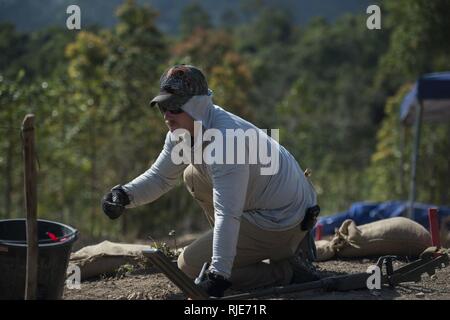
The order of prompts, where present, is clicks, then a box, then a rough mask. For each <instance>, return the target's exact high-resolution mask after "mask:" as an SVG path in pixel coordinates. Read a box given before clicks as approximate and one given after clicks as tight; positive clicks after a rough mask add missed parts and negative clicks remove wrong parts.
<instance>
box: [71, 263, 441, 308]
mask: <svg viewBox="0 0 450 320" xmlns="http://www.w3.org/2000/svg"><path fill="white" fill-rule="evenodd" d="M375 263H376V261H375V260H369V259H363V260H348V261H335V260H334V261H327V262H320V263H316V264H315V265H316V266H317V268H318V270H319V272H320V273H321V274H322V276H330V275H338V274H342V273H356V272H364V271H366V269H367V268H368V267H369V266H370V265H373V264H375ZM401 264H402V262H395V264H394V268H397V267H398V266H400V265H401ZM232 293H237V292H232ZM64 299H67V300H80V299H81V300H155V299H156V300H174V299H175V300H178V299H185V297H184V295H183V294H182V293H181V291H180V290H179V289H178V288H177V287H176V286H175V285H174V284H173V283H171V282H170V281H169V280H168V279H167V278H166V277H165V276H164V275H163V274H161V273H158V272H157V270H155V269H153V268H141V269H135V270H132V271H128V272H125V273H121V274H120V275H119V274H116V275H114V276H111V277H102V278H101V279H97V280H91V281H85V282H82V283H81V289H72V290H69V289H67V288H66V289H65V293H64ZM265 299H282V300H292V299H306V300H308V299H319V300H330V299H332V300H336V299H339V300H341V299H342V300H349V299H351V300H391V299H398V300H405V299H406V300H410V299H416V300H435V299H439V300H442V299H445V300H449V299H450V267H446V268H444V269H439V270H437V272H436V275H435V276H433V277H429V276H428V275H425V276H424V277H423V278H422V281H421V282H419V283H406V284H402V285H400V286H398V287H396V288H394V289H391V288H383V289H382V290H380V291H378V292H371V291H369V290H354V291H349V292H324V291H321V290H315V291H308V292H303V293H296V294H288V295H282V296H274V297H266V298H265Z"/></svg>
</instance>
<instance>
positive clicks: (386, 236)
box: [316, 217, 431, 261]
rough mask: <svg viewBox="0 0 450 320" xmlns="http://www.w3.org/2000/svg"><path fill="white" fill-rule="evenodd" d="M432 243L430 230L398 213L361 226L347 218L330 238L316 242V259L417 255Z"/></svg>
mask: <svg viewBox="0 0 450 320" xmlns="http://www.w3.org/2000/svg"><path fill="white" fill-rule="evenodd" d="M430 245H431V236H430V234H429V232H428V231H427V230H426V229H425V228H424V227H423V226H421V225H420V224H418V223H417V222H415V221H413V220H410V219H407V218H403V217H396V218H390V219H384V220H380V221H376V222H372V223H368V224H365V225H362V226H356V224H355V222H354V221H353V220H351V219H348V220H345V221H344V222H343V223H342V225H341V227H340V228H339V230H337V231H336V234H335V235H334V237H333V239H332V240H331V241H326V240H323V241H322V242H320V243H318V242H316V247H317V256H318V257H317V261H325V260H329V259H331V258H332V257H333V256H335V257H337V258H360V257H374V256H382V255H399V256H410V257H417V256H419V255H420V253H422V252H423V251H424V250H425V249H426V248H428V247H429V246H430Z"/></svg>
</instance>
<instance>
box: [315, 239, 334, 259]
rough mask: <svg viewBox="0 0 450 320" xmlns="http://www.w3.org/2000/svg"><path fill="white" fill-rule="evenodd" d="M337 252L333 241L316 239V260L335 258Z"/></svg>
mask: <svg viewBox="0 0 450 320" xmlns="http://www.w3.org/2000/svg"><path fill="white" fill-rule="evenodd" d="M335 255H336V253H335V252H334V248H333V246H332V245H331V241H328V240H317V241H316V261H327V260H331V259H333V258H334V256H335Z"/></svg>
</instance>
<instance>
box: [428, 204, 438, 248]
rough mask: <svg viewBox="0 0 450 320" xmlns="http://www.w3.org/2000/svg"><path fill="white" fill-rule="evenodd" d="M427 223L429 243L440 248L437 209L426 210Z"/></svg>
mask: <svg viewBox="0 0 450 320" xmlns="http://www.w3.org/2000/svg"><path fill="white" fill-rule="evenodd" d="M428 222H429V224H430V233H431V243H432V244H433V246H435V247H438V248H440V247H441V239H440V237H439V215H438V210H437V208H429V209H428Z"/></svg>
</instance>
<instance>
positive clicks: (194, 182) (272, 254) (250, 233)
mask: <svg viewBox="0 0 450 320" xmlns="http://www.w3.org/2000/svg"><path fill="white" fill-rule="evenodd" d="M202 170H203V169H201V168H200V169H197V168H195V167H194V166H192V165H189V166H188V167H187V168H186V169H185V171H184V175H183V178H184V182H185V184H186V187H187V189H188V190H189V192H190V193H191V195H192V196H193V197H194V199H195V200H196V201H197V202H198V203H199V205H200V206H201V207H202V209H203V211H204V212H205V214H206V216H207V219H208V220H209V221H210V222H211V224H212V223H213V222H214V206H213V199H212V183H211V180H210V178H209V176H208V175H207V174H206V172H202ZM305 235H306V232H304V231H301V230H300V226H298V227H295V228H293V229H290V230H286V231H267V230H263V229H261V228H259V227H257V226H255V225H253V224H252V223H250V222H248V221H247V220H246V219H244V218H242V220H241V225H240V230H239V238H238V243H237V248H236V257H235V259H234V264H233V270H232V274H231V279H230V281H231V282H232V284H233V288H234V289H249V288H256V287H261V286H274V285H286V284H289V283H290V281H291V279H292V276H293V271H292V267H291V265H290V264H289V262H288V261H287V259H288V258H290V257H292V256H293V255H294V254H295V252H296V250H297V248H298V247H299V245H300V243H301V241H302V240H303V238H304V237H305ZM212 241H213V230H212V229H211V230H209V231H207V232H206V233H205V234H203V235H202V236H201V237H200V238H198V239H197V240H195V241H194V242H193V243H191V244H190V245H189V246H188V247H186V248H185V250H184V251H183V253H182V254H181V255H180V256H179V258H178V267H179V268H180V269H181V270H182V271H183V272H184V273H186V274H187V275H188V276H189V277H191V278H195V277H197V276H198V274H199V273H200V270H201V268H202V266H203V264H204V263H205V262H209V261H211V256H212ZM263 260H269V261H264V262H263Z"/></svg>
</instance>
